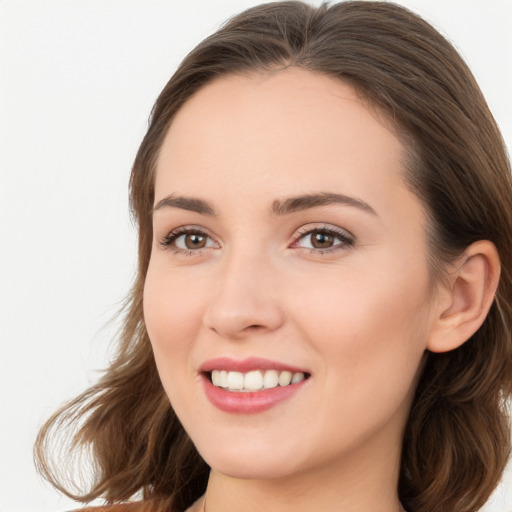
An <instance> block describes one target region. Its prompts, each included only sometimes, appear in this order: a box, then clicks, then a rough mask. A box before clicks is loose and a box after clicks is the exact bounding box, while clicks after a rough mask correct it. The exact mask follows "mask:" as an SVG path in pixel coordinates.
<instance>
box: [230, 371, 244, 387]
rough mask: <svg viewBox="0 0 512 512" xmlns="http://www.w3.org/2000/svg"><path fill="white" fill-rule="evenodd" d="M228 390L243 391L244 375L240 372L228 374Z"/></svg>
mask: <svg viewBox="0 0 512 512" xmlns="http://www.w3.org/2000/svg"><path fill="white" fill-rule="evenodd" d="M228 388H229V389H237V390H240V389H243V388H244V374H243V373H240V372H228Z"/></svg>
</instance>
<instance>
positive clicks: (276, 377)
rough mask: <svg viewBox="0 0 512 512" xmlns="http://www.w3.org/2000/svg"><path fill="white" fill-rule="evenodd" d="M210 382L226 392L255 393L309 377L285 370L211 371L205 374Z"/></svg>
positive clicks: (296, 382) (307, 374) (301, 373)
mask: <svg viewBox="0 0 512 512" xmlns="http://www.w3.org/2000/svg"><path fill="white" fill-rule="evenodd" d="M206 375H207V377H208V379H209V380H210V382H211V383H212V384H213V385H214V386H216V387H218V388H222V389H224V390H226V391H236V392H242V393H243V392H252V393H254V392H256V391H264V390H266V389H273V388H277V387H286V386H291V385H293V384H298V383H299V382H302V381H303V380H305V379H308V378H309V377H310V374H309V373H305V372H290V371H287V370H283V371H279V370H273V369H271V370H252V371H250V372H246V373H243V372H236V371H227V370H212V371H210V372H206Z"/></svg>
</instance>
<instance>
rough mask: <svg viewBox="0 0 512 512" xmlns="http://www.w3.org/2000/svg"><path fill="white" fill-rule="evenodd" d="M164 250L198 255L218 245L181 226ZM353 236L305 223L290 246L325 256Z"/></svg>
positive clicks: (162, 242) (348, 245)
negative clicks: (309, 225)
mask: <svg viewBox="0 0 512 512" xmlns="http://www.w3.org/2000/svg"><path fill="white" fill-rule="evenodd" d="M159 243H160V246H161V247H162V248H163V249H169V250H172V252H173V253H175V254H179V255H184V256H197V255H200V254H202V253H203V252H204V251H205V250H208V249H211V248H214V249H218V248H220V247H221V246H220V244H218V243H217V242H215V241H214V240H213V238H212V237H210V235H208V233H206V232H205V231H203V230H202V229H200V228H197V227H193V226H181V227H179V228H176V229H174V230H172V231H171V232H170V233H168V234H167V235H165V236H164V237H163V238H162V239H160V241H159ZM354 243H355V239H354V237H353V236H352V235H351V234H350V233H349V232H348V231H345V230H343V229H341V228H338V227H334V226H326V225H324V226H314V227H308V226H304V227H302V228H300V229H299V230H298V231H297V232H296V234H295V235H294V236H293V242H292V243H291V244H290V247H292V248H294V249H305V250H306V251H308V252H309V254H317V255H327V254H332V253H334V252H338V251H343V250H347V249H349V248H351V247H352V246H353V245H354Z"/></svg>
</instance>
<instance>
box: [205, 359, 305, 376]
mask: <svg viewBox="0 0 512 512" xmlns="http://www.w3.org/2000/svg"><path fill="white" fill-rule="evenodd" d="M200 370H201V371H202V372H211V371H213V370H226V371H233V372H241V373H247V372H250V371H253V370H278V371H289V372H292V373H297V372H302V373H308V372H307V370H305V369H304V368H299V367H297V366H292V365H289V364H286V363H282V362H280V361H273V360H271V359H265V358H261V357H248V358H246V359H232V358H230V357H216V358H214V359H209V360H208V361H205V362H204V363H203V364H202V365H201V366H200Z"/></svg>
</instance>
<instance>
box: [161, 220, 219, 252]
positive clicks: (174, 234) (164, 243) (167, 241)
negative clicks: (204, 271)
mask: <svg viewBox="0 0 512 512" xmlns="http://www.w3.org/2000/svg"><path fill="white" fill-rule="evenodd" d="M190 234H198V235H202V236H205V237H206V238H209V239H210V240H212V241H213V242H214V243H215V245H216V246H217V247H220V244H219V242H217V240H216V239H215V237H213V236H212V235H210V233H209V232H208V230H207V229H205V228H203V227H202V226H196V225H185V226H178V227H177V228H174V229H172V230H171V231H169V232H167V234H166V235H164V236H163V237H161V238H159V240H158V243H159V245H160V247H161V248H162V249H169V250H172V251H173V252H174V253H176V254H183V255H186V256H193V255H199V254H201V253H202V252H203V251H204V250H206V249H212V247H211V246H208V247H200V248H198V249H181V248H179V247H176V246H175V245H174V242H175V241H176V240H177V239H178V238H180V237H181V236H183V235H190Z"/></svg>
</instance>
